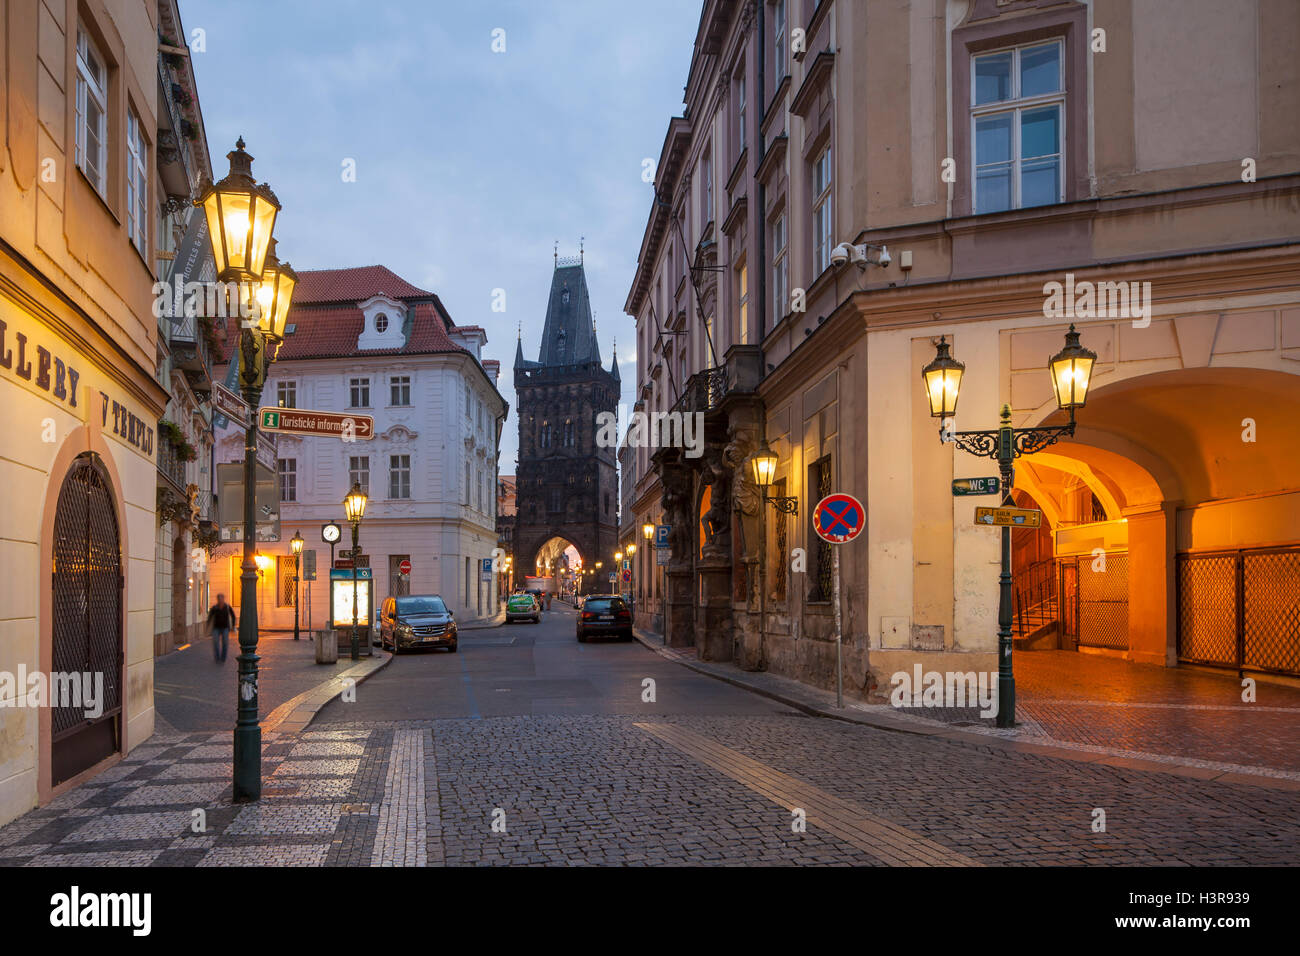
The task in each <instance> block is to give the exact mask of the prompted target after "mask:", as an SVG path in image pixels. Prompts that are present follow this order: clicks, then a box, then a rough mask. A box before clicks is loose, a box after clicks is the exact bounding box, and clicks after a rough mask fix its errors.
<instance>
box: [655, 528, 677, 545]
mask: <svg viewBox="0 0 1300 956" xmlns="http://www.w3.org/2000/svg"><path fill="white" fill-rule="evenodd" d="M672 530H673V526H672V525H670V524H660V525H655V547H656V548H666V547H668V535H669V533H670V532H671V531H672Z"/></svg>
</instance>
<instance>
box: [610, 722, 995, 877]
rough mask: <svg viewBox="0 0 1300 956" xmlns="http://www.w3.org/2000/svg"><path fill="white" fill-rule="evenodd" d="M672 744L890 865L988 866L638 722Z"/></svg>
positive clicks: (681, 735)
mask: <svg viewBox="0 0 1300 956" xmlns="http://www.w3.org/2000/svg"><path fill="white" fill-rule="evenodd" d="M633 726H635V727H638V728H640V729H641V730H644V731H645V732H646V733H648V734H650V735H651V736H652V737H655V738H657V739H659V740H661V741H663V742H664V743H666V744H667V745H668V746H670V747H672V748H674V749H675V750H679V751H681V752H682V753H684V754H686V755H687V756H689V757H692V758H694V759H695V760H698V761H699V762H700V763H702V764H704V765H705V766H707V767H712V768H713V769H714V770H717V771H718V772H719V773H722V774H725V775H726V776H728V777H730V778H731V779H732V780H735V781H736V782H737V783H741V784H743V785H744V786H746V787H748V788H749V789H750V790H752V791H754V792H755V793H757V794H760V795H762V796H764V797H767V798H768V799H769V800H771V801H772V802H773V803H777V804H780V805H781V806H783V807H785V808H786V809H788V810H794V809H795V808H796V807H800V808H802V809H803V810H804V812H805V813H806V814H807V819H808V822H809V823H810V824H812V825H814V826H819V827H821V828H822V829H824V830H826V831H827V832H828V833H831V834H833V835H834V836H836V837H838V838H839V839H841V840H843V841H844V842H846V843H849V844H851V845H852V846H855V847H857V848H858V849H860V850H862V851H864V852H865V853H868V854H870V855H871V856H873V857H875V858H876V859H877V860H879V861H880V862H882V863H886V864H889V865H891V866H983V864H982V863H980V862H979V861H978V860H973V859H971V858H970V857H968V856H965V855H964V854H961V853H958V852H957V851H956V850H953V849H951V848H949V847H946V846H944V845H943V844H941V843H936V842H934V841H933V840H930V839H927V838H926V837H923V836H921V835H920V834H918V833H915V832H913V831H912V830H909V829H907V828H906V827H902V826H899V825H898V824H896V823H893V822H891V821H889V820H886V819H885V818H884V817H880V816H877V815H875V814H874V813H870V812H869V811H867V810H866V809H865V808H863V807H862V806H860V805H859V804H856V803H854V802H853V801H851V800H844V799H841V798H840V797H837V796H835V795H834V794H832V793H828V792H826V791H825V790H822V789H820V788H819V787H814V786H813V785H812V784H810V783H805V782H804V781H802V780H800V779H798V778H797V777H792V776H790V775H789V774H785V773H782V772H781V771H779V770H774V769H772V768H771V767H769V766H767V765H766V764H763V763H760V762H759V761H757V760H754V759H753V758H751V757H747V756H745V755H744V754H742V753H740V752H739V751H736V750H732V749H731V748H730V747H725V746H723V745H722V744H720V743H718V742H717V741H714V740H710V739H709V738H708V737H704V736H702V735H700V734H697V733H695V732H693V731H690V730H686V729H685V728H682V727H678V726H676V725H674V724H647V723H636V724H633Z"/></svg>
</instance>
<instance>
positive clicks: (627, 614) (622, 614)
mask: <svg viewBox="0 0 1300 956" xmlns="http://www.w3.org/2000/svg"><path fill="white" fill-rule="evenodd" d="M631 617H632V612H631V611H629V610H628V609H627V608H623V610H621V611H619V612H618V619H619V620H620V621H626V620H628V619H629V618H631Z"/></svg>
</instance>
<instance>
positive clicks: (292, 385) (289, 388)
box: [275, 379, 298, 408]
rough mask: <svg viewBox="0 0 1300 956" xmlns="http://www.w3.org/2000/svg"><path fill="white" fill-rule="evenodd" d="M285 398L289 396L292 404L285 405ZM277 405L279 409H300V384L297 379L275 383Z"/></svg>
mask: <svg viewBox="0 0 1300 956" xmlns="http://www.w3.org/2000/svg"><path fill="white" fill-rule="evenodd" d="M285 396H288V399H289V402H290V404H288V405H286V404H285ZM275 405H276V407H277V408H297V407H298V382H297V380H296V379H286V380H284V381H280V382H276V383H275Z"/></svg>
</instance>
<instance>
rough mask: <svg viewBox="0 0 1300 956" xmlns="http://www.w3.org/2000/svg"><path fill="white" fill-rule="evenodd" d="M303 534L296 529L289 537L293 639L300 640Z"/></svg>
mask: <svg viewBox="0 0 1300 956" xmlns="http://www.w3.org/2000/svg"><path fill="white" fill-rule="evenodd" d="M302 545H303V540H302V535H301V534H300V533H299V532H297V531H295V532H294V533H293V537H292V538H290V539H289V547H290V548H291V549H292V550H293V639H294V640H295V641H296V640H298V594H299V592H300V591H301V590H302Z"/></svg>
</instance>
